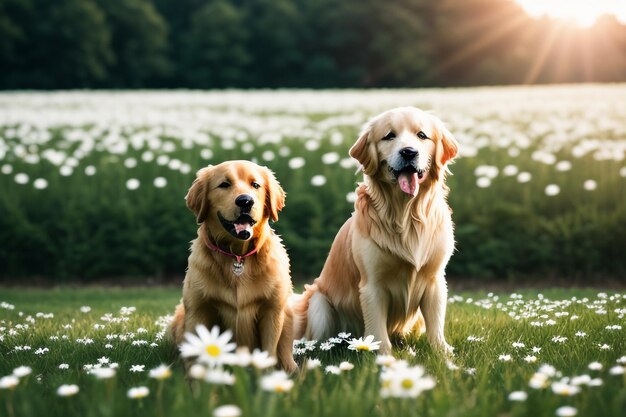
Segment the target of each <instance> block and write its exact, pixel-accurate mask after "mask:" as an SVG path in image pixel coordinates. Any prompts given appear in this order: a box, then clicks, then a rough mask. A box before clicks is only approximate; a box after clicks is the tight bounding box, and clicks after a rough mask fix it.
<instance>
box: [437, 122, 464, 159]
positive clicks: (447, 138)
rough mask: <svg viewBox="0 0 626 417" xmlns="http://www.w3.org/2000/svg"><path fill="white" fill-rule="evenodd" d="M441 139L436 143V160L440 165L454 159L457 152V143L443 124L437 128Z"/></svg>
mask: <svg viewBox="0 0 626 417" xmlns="http://www.w3.org/2000/svg"><path fill="white" fill-rule="evenodd" d="M439 131H440V135H441V140H440V141H439V143H438V145H437V155H436V157H437V161H438V163H439V164H440V165H441V166H444V165H445V164H446V163H448V162H449V161H451V160H452V159H454V157H456V155H457V154H458V153H459V143H458V142H457V141H456V139H455V138H454V136H453V135H452V133H450V131H449V130H448V129H446V127H445V126H443V125H442V126H440V128H439Z"/></svg>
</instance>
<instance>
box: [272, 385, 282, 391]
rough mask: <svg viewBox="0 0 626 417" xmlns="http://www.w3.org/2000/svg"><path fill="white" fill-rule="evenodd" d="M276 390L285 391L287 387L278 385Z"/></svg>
mask: <svg viewBox="0 0 626 417" xmlns="http://www.w3.org/2000/svg"><path fill="white" fill-rule="evenodd" d="M274 392H285V387H283V386H282V385H276V386H275V387H274Z"/></svg>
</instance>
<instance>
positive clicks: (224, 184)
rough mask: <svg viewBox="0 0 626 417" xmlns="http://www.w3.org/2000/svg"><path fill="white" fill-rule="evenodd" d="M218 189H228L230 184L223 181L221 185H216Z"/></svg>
mask: <svg viewBox="0 0 626 417" xmlns="http://www.w3.org/2000/svg"><path fill="white" fill-rule="evenodd" d="M218 187H219V188H228V187H230V183H228V182H226V181H224V182H223V183H221V184H220V185H218Z"/></svg>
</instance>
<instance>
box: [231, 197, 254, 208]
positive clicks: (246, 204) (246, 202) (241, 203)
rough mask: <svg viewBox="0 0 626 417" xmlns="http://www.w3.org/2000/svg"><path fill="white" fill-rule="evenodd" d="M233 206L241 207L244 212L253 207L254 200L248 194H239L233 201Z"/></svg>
mask: <svg viewBox="0 0 626 417" xmlns="http://www.w3.org/2000/svg"><path fill="white" fill-rule="evenodd" d="M235 204H237V206H238V207H241V208H242V209H244V210H250V209H251V208H252V206H253V205H254V199H253V198H252V196H249V195H248V194H241V195H240V196H239V197H237V198H236V199H235Z"/></svg>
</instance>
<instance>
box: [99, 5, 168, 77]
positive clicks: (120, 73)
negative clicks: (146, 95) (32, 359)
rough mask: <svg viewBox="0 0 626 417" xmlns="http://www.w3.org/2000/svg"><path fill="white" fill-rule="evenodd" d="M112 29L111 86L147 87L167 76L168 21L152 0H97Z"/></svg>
mask: <svg viewBox="0 0 626 417" xmlns="http://www.w3.org/2000/svg"><path fill="white" fill-rule="evenodd" d="M96 1H97V3H98V5H99V7H100V8H101V9H102V10H103V12H104V14H105V16H106V24H107V27H108V28H109V30H110V32H111V49H112V50H113V53H114V58H115V59H114V60H111V63H110V64H109V73H110V76H109V77H108V79H107V80H106V85H107V86H109V87H132V88H137V87H146V86H147V85H150V82H151V81H154V80H159V79H162V78H163V77H165V76H166V75H167V73H168V71H169V69H170V65H169V62H168V58H167V46H168V38H167V22H166V21H165V20H164V19H163V17H162V16H161V15H160V14H159V13H158V12H157V11H156V9H155V8H154V5H153V4H152V3H151V2H150V1H149V0H96Z"/></svg>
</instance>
